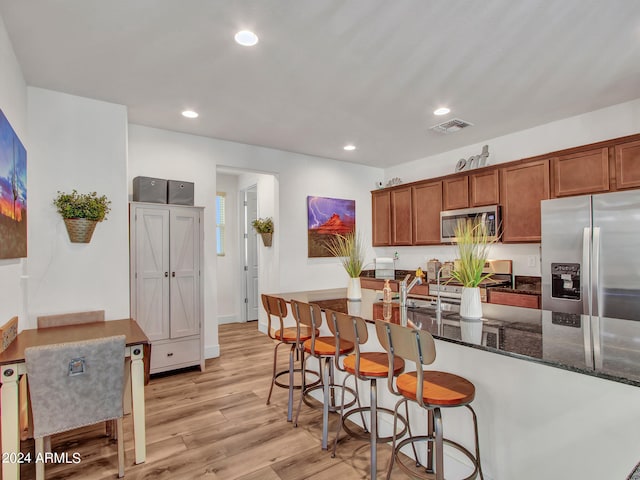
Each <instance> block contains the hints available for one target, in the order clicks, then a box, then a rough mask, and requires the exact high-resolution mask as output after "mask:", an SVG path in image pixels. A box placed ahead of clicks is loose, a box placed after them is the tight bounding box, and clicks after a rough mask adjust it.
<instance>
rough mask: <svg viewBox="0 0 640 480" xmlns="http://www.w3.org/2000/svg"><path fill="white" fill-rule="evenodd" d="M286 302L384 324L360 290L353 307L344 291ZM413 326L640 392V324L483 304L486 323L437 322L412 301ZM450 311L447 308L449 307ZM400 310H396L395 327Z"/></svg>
mask: <svg viewBox="0 0 640 480" xmlns="http://www.w3.org/2000/svg"><path fill="white" fill-rule="evenodd" d="M278 296H281V297H283V298H284V299H285V300H287V301H290V300H298V301H302V302H306V303H317V304H319V305H320V307H322V308H323V309H324V308H329V309H332V310H337V311H342V312H346V313H351V314H353V315H358V316H361V317H362V318H364V319H365V320H369V321H371V320H382V319H383V318H382V303H381V300H380V293H379V292H376V291H374V290H370V289H363V290H362V300H361V301H359V302H349V301H347V298H346V289H339V288H338V289H328V290H313V291H305V292H289V293H280V294H278ZM407 304H408V307H407V318H408V323H409V326H413V327H414V328H421V329H423V330H427V331H429V332H430V333H431V334H432V335H433V336H434V338H436V339H438V340H442V341H445V342H453V343H457V344H459V345H462V346H465V347H470V348H476V349H480V350H485V351H488V352H493V353H498V354H501V355H508V356H511V357H515V358H519V359H522V360H526V361H531V362H536V363H541V364H544V365H549V366H553V367H557V368H562V369H565V370H570V371H573V372H577V373H582V374H586V375H593V376H596V377H599V378H603V379H607V380H612V381H616V382H622V383H626V384H629V385H634V386H640V322H634V321H631V320H618V319H613V318H604V319H599V320H596V319H591V320H589V317H588V316H581V315H571V314H566V313H558V312H551V311H546V310H536V309H530V308H519V307H509V306H504V305H496V304H488V303H485V304H483V315H484V318H483V319H482V322H473V321H471V322H469V321H466V320H463V319H461V318H460V317H459V315H458V314H457V313H456V312H454V311H444V312H442V316H441V317H442V318H441V321H440V322H437V319H436V310H435V305H432V304H431V303H430V302H428V301H425V300H422V299H413V298H409V299H408V302H407ZM445 306H446V305H445ZM399 308H400V306H399V304H398V303H397V302H395V303H394V304H393V309H394V310H395V311H394V316H393V317H392V321H394V322H395V323H398V322H399V317H400V315H399V314H398V310H399Z"/></svg>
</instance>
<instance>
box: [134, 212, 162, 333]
mask: <svg viewBox="0 0 640 480" xmlns="http://www.w3.org/2000/svg"><path fill="white" fill-rule="evenodd" d="M134 215H135V226H136V265H135V267H136V271H135V274H136V278H135V282H136V292H137V293H136V312H135V313H134V315H135V320H136V321H137V322H138V323H139V324H140V326H141V327H142V329H143V330H144V331H145V333H146V334H147V336H148V337H149V339H150V340H161V339H164V338H169V210H167V209H164V210H161V209H153V208H149V209H147V208H136V209H135V211H134Z"/></svg>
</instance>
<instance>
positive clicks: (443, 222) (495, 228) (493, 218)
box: [440, 205, 501, 243]
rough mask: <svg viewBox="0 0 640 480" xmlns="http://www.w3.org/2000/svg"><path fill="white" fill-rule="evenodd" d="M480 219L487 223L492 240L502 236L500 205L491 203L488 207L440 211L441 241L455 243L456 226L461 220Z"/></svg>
mask: <svg viewBox="0 0 640 480" xmlns="http://www.w3.org/2000/svg"><path fill="white" fill-rule="evenodd" d="M467 219H469V220H476V219H478V220H480V221H482V222H484V223H485V224H486V225H487V234H488V235H489V239H490V240H496V241H497V240H499V238H500V224H501V222H500V220H501V219H500V206H499V205H489V206H487V207H475V208H463V209H460V210H445V211H444V212H440V241H441V242H442V243H453V242H455V241H457V239H456V236H455V233H454V232H455V228H456V225H458V221H460V220H467Z"/></svg>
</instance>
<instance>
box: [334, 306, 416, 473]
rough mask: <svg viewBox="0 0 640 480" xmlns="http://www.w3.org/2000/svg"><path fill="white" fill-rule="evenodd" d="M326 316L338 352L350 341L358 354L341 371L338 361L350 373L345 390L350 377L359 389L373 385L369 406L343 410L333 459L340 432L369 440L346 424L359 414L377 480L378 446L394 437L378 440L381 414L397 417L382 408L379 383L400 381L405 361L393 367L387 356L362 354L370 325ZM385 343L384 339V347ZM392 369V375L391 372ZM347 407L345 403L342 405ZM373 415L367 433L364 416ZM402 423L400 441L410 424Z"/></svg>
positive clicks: (343, 316) (345, 317)
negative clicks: (364, 384)
mask: <svg viewBox="0 0 640 480" xmlns="http://www.w3.org/2000/svg"><path fill="white" fill-rule="evenodd" d="M325 316H326V317H327V321H328V322H333V324H334V328H335V332H336V334H335V336H336V348H337V349H339V347H340V344H341V343H343V342H345V341H348V342H350V343H353V345H354V353H352V354H351V355H348V356H347V357H345V358H344V360H343V367H342V368H341V367H340V364H339V362H338V357H337V356H336V358H335V366H336V368H338V369H340V370H342V371H344V372H346V373H347V375H348V376H347V377H345V379H344V382H343V386H346V382H347V379H348V378H350V377H353V378H355V381H356V385H357V382H358V380H363V381H369V383H370V389H369V398H370V401H369V406H365V407H357V408H353V409H351V410H349V411H348V412H347V413H346V414H345V413H344V410H345V409H341V412H340V413H341V415H340V422H339V423H338V429H337V432H336V438H335V441H334V443H333V453H332V457H335V455H336V447H337V445H338V436H339V434H340V428H341V427H342V428H343V429H344V430H345V431H346V432H347V433H348V434H349V435H350V436H353V437H358V438H365V439H366V438H367V436H364V437H363V436H362V435H361V434H359V433H357V432H355V431H354V430H352V429H351V428H350V427H349V426H348V424H347V423H346V420H347V419H348V418H349V417H350V416H352V415H355V414H360V416H361V418H362V425H363V426H364V430H365V433H369V435H368V438H369V442H370V449H371V479H372V480H375V478H376V474H377V458H378V457H377V444H378V443H388V442H390V441H391V440H392V439H393V437H380V436H378V413H379V412H384V413H388V414H390V415H393V414H394V411H393V410H390V409H388V408H382V407H378V395H377V381H378V379H379V378H387V377H389V376H390V377H391V378H393V377H397V376H398V375H400V373H402V372H403V371H404V360H403V359H402V358H400V357H395V358H394V360H393V365H392V366H390V364H389V361H388V358H387V354H386V352H360V345H363V344H365V343H366V342H367V340H368V339H369V332H368V330H367V324H366V322H365V321H364V319H362V318H360V317H355V316H351V315H347V314H345V313H341V312H334V311H330V310H325ZM382 342H384V339H383V340H382V341H381V343H382ZM390 368H391V372H390V370H389V369H390ZM342 403H344V399H343V401H342ZM364 412H369V413H370V416H369V419H370V420H369V423H370V425H371V427H370V428H368V429H367V424H366V422H365V419H364V416H363V413H364ZM398 418H399V420H400V421H401V422H402V423H403V426H402V430H401V431H400V432H397V433H396V435H397V436H399V437H402V436H404V434H405V433H406V432H407V427H408V424H407V421H406V420H405V419H404V417H402V416H398Z"/></svg>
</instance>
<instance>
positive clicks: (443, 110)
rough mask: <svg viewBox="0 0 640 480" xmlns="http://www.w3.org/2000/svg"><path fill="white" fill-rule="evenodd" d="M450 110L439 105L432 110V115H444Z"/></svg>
mask: <svg viewBox="0 0 640 480" xmlns="http://www.w3.org/2000/svg"><path fill="white" fill-rule="evenodd" d="M450 111H451V110H450V109H448V108H447V107H440V108H438V109H437V110H434V111H433V114H434V115H446V114H447V113H449V112H450Z"/></svg>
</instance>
